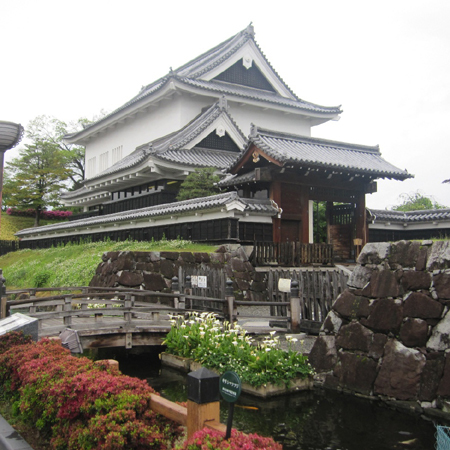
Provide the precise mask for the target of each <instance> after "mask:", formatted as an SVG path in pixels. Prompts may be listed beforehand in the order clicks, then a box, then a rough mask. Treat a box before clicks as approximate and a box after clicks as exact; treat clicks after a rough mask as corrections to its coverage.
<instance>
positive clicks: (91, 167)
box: [86, 156, 97, 178]
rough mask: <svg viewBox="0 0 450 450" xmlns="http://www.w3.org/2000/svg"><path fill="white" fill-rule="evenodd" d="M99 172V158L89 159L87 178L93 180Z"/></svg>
mask: <svg viewBox="0 0 450 450" xmlns="http://www.w3.org/2000/svg"><path fill="white" fill-rule="evenodd" d="M96 170H97V157H96V156H94V157H93V158H90V159H88V162H87V168H86V178H92V177H93V176H94V175H95V174H96Z"/></svg>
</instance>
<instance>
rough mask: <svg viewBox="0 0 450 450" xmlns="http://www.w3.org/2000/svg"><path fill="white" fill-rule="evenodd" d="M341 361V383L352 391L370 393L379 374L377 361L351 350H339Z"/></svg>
mask: <svg viewBox="0 0 450 450" xmlns="http://www.w3.org/2000/svg"><path fill="white" fill-rule="evenodd" d="M339 361H340V363H341V364H340V370H339V384H340V385H341V386H344V387H345V388H346V389H349V390H351V391H354V392H359V393H361V394H365V395H369V394H370V393H371V392H372V389H373V382H374V381H375V378H376V376H377V362H376V361H374V360H373V359H371V358H368V357H367V356H365V355H361V354H358V353H350V352H339Z"/></svg>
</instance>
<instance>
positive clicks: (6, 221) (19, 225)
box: [0, 212, 61, 241]
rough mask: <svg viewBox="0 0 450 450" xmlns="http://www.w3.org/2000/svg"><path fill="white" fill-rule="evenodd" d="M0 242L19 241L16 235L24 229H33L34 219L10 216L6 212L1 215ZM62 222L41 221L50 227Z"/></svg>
mask: <svg viewBox="0 0 450 450" xmlns="http://www.w3.org/2000/svg"><path fill="white" fill-rule="evenodd" d="M0 220H1V221H0V240H2V241H13V240H17V238H16V236H14V233H17V232H18V231H20V230H23V229H24V228H32V227H33V225H34V217H19V216H10V215H8V214H6V213H4V212H2V213H1V219H0ZM58 222H61V221H60V220H41V221H40V224H41V225H49V224H52V223H58Z"/></svg>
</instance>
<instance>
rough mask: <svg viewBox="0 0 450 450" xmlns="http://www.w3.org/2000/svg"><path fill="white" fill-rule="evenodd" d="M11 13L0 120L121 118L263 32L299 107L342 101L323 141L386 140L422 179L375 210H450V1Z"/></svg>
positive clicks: (59, 4) (38, 1)
mask: <svg viewBox="0 0 450 450" xmlns="http://www.w3.org/2000/svg"><path fill="white" fill-rule="evenodd" d="M0 17H1V26H0V42H1V47H2V50H1V53H0V54H1V72H0V73H1V75H0V80H1V83H0V120H8V121H12V122H19V123H21V124H22V125H24V126H25V127H26V125H27V124H28V122H29V121H30V120H32V119H33V118H34V117H36V116H38V115H41V114H46V115H50V116H54V117H57V118H58V119H61V120H64V121H70V120H76V119H77V118H79V117H88V118H92V117H93V116H94V115H96V114H98V113H99V112H100V110H102V109H103V110H106V111H108V112H110V111H112V110H114V109H116V108H117V107H119V106H120V105H122V104H123V103H125V102H126V101H128V100H129V99H130V98H131V97H132V96H134V95H135V94H137V93H138V92H139V90H140V88H141V86H142V85H146V84H149V83H150V82H152V81H154V80H156V79H157V78H159V77H161V76H163V75H165V74H166V73H167V72H168V71H169V68H170V67H173V68H174V69H175V68H176V67H178V66H180V65H182V64H183V63H185V62H187V61H189V60H190V59H192V58H194V57H196V56H197V55H199V54H201V53H203V52H204V51H206V50H208V49H210V48H211V47H213V46H215V45H217V44H219V43H220V42H222V41H224V40H225V39H227V38H229V37H231V36H232V35H234V34H236V33H237V32H238V31H240V30H242V29H244V28H245V27H246V26H247V25H248V24H249V23H250V22H253V25H254V27H255V32H256V41H257V42H258V44H259V45H260V47H261V48H262V50H263V51H264V53H265V54H266V56H267V58H268V60H269V61H270V62H271V64H272V65H273V66H274V68H275V69H276V70H277V72H278V73H279V75H280V76H281V77H282V78H283V79H284V81H285V82H286V83H287V84H288V85H289V87H290V88H291V89H292V90H293V91H294V92H295V93H296V94H297V95H298V96H299V97H301V98H303V99H305V100H308V101H311V102H314V103H318V104H321V105H325V106H334V105H342V108H343V110H344V112H343V114H342V116H341V120H340V121H338V122H329V123H327V124H323V125H319V126H317V127H314V128H313V136H316V137H323V138H327V139H335V140H341V141H345V142H351V143H357V144H366V145H375V144H379V145H380V149H381V152H382V155H383V157H384V158H385V159H386V160H387V161H389V162H391V163H392V164H394V165H396V166H398V167H400V168H402V169H407V170H408V172H410V173H412V174H414V175H415V178H414V179H412V180H407V181H404V182H399V181H391V180H386V181H379V182H378V193H376V194H372V195H368V196H367V205H368V206H369V207H371V208H378V209H384V208H391V207H392V206H393V205H396V204H398V203H399V195H401V194H402V193H413V192H416V191H420V192H421V193H422V194H426V195H429V196H433V197H434V199H435V200H436V201H438V202H439V203H441V204H444V205H448V206H450V184H442V181H443V180H445V179H448V178H450V164H449V161H450V157H449V151H450V26H449V23H450V1H449V0H428V1H425V0H423V1H416V0H390V1H387V0H378V1H373V2H371V1H363V0H358V1H346V0H340V1H337V0H329V1H320V0H314V1H313V0H308V1H305V0H295V1H283V0H277V1H264V0H259V1H246V0H239V1H236V0H228V1H227V2H218V1H211V0H210V1H178V0H172V1H167V2H162V1H159V2H157V1H154V0H153V1H151V0H146V1H143V0H127V1H125V0H121V1H116V0H107V1H104V0H89V1H85V0H76V1H72V0H0ZM244 131H245V132H246V133H248V132H249V130H244ZM13 155H14V151H9V152H8V153H7V154H6V158H7V159H8V157H11V156H13Z"/></svg>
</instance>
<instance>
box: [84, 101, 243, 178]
mask: <svg viewBox="0 0 450 450" xmlns="http://www.w3.org/2000/svg"><path fill="white" fill-rule="evenodd" d="M226 108H227V107H226V101H225V100H220V101H218V102H216V103H215V104H214V105H212V106H211V107H210V108H208V109H207V110H206V111H205V112H202V113H201V114H199V115H198V116H197V117H196V118H195V119H193V120H192V121H191V122H190V123H188V124H187V125H186V126H184V127H183V128H181V130H179V131H176V132H174V133H170V134H169V135H167V136H164V137H162V138H159V139H157V140H155V141H153V142H151V143H148V144H144V145H142V146H140V147H138V148H137V149H136V150H134V151H133V152H132V153H130V154H129V155H128V156H126V157H125V158H123V159H122V160H120V161H118V162H117V163H116V164H114V165H112V166H111V167H109V168H108V169H106V170H105V171H103V172H101V173H99V174H97V175H95V176H94V177H92V178H89V179H88V180H87V181H91V180H96V179H98V178H102V177H104V176H108V175H111V174H113V173H117V172H120V171H122V170H125V169H128V168H131V167H134V166H137V165H138V164H141V163H142V162H144V161H145V160H146V159H148V158H149V157H154V158H157V159H163V160H166V161H172V162H175V163H182V164H189V165H191V166H198V167H208V166H211V167H217V168H218V169H222V168H225V167H227V166H229V165H230V164H231V163H232V162H233V160H234V159H236V158H237V156H238V155H237V154H236V153H232V152H227V151H220V150H211V151H209V152H208V151H205V150H200V149H195V150H194V149H189V150H186V149H183V148H182V147H183V146H186V145H188V144H189V143H190V142H191V141H192V140H194V139H195V138H196V137H197V136H199V135H200V134H201V133H202V132H203V131H204V130H206V129H207V128H208V127H209V126H210V125H211V124H212V123H213V122H214V121H215V120H216V119H217V118H219V117H220V116H221V115H226V116H227V117H228V119H229V120H230V121H231V123H232V124H233V125H234V126H235V129H236V132H237V133H238V134H240V136H241V137H242V139H243V140H245V136H244V134H243V133H242V131H241V130H240V129H239V127H238V126H237V124H236V122H235V121H234V120H233V119H232V117H231V116H230V115H229V114H228V112H227V110H226ZM178 149H180V150H178Z"/></svg>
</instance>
